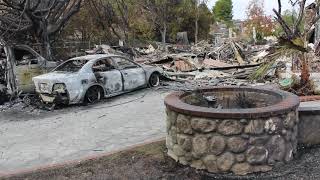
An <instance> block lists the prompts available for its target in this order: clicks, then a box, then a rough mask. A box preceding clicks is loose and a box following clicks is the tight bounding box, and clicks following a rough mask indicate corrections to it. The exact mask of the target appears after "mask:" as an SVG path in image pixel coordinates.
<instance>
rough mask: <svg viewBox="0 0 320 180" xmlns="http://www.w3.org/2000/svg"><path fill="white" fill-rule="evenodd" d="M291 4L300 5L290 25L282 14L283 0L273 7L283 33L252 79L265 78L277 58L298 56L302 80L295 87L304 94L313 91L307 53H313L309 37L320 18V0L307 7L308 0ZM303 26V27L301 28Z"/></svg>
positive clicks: (297, 0) (299, 0)
mask: <svg viewBox="0 0 320 180" xmlns="http://www.w3.org/2000/svg"><path fill="white" fill-rule="evenodd" d="M290 2H291V5H292V6H295V5H299V14H298V16H297V18H295V19H294V18H293V19H294V22H293V25H292V26H291V27H290V25H289V24H288V23H287V22H286V21H285V20H284V19H283V16H282V14H281V9H282V6H281V0H278V10H275V9H273V12H274V13H275V19H276V21H277V22H278V23H279V24H280V27H281V28H282V30H283V32H284V33H283V34H282V35H281V36H280V37H278V43H277V45H275V46H274V47H272V50H271V51H270V53H269V54H268V55H267V56H266V57H265V58H266V59H268V60H267V61H266V62H265V63H264V64H262V65H261V66H260V67H259V68H258V70H257V71H256V72H255V73H253V74H252V75H251V76H250V79H251V80H253V79H261V78H263V77H264V76H265V75H266V74H267V72H268V71H269V69H270V68H271V67H272V66H273V64H274V63H275V62H276V60H277V59H279V58H281V57H283V56H288V57H293V56H295V57H298V60H299V63H300V64H301V74H300V82H299V84H298V85H297V86H296V87H295V90H297V91H296V92H298V94H304V95H306V93H308V92H311V91H310V89H311V88H312V84H311V83H310V70H309V62H308V58H307V55H308V53H311V48H308V42H309V39H310V37H311V35H312V33H313V30H314V28H315V24H316V23H317V22H318V20H319V19H320V16H319V15H318V12H319V6H320V1H319V0H317V1H316V2H315V3H313V4H311V5H309V6H308V7H307V8H306V7H305V5H306V0H296V1H292V0H290ZM302 25H304V26H303V28H301V27H302Z"/></svg>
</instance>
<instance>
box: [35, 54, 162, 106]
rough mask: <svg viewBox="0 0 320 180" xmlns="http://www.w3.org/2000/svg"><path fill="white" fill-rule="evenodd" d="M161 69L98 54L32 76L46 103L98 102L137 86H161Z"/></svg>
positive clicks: (67, 62)
mask: <svg viewBox="0 0 320 180" xmlns="http://www.w3.org/2000/svg"><path fill="white" fill-rule="evenodd" d="M161 74H162V69H161V68H158V67H153V66H147V65H140V64H138V63H136V62H134V61H132V60H130V59H128V58H126V57H123V56H118V55H112V54H97V55H87V56H82V57H76V58H73V59H70V60H67V61H65V62H64V63H62V64H61V65H59V66H58V67H56V68H55V69H54V70H53V71H52V72H50V73H48V74H43V75H40V76H37V77H34V78H33V82H34V84H35V86H36V92H37V93H39V95H40V97H41V99H42V100H43V101H44V102H46V103H55V104H57V103H63V104H77V103H82V102H85V103H95V102H97V101H99V100H100V99H102V98H103V97H111V96H115V95H119V94H122V93H125V92H129V91H132V90H135V89H138V88H143V87H147V86H151V87H154V86H158V85H159V83H160V76H161Z"/></svg>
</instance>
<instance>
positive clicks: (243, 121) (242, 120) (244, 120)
mask: <svg viewBox="0 0 320 180" xmlns="http://www.w3.org/2000/svg"><path fill="white" fill-rule="evenodd" d="M240 122H241V123H242V124H243V125H247V124H248V122H249V120H247V119H240Z"/></svg>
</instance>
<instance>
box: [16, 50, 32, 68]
mask: <svg viewBox="0 0 320 180" xmlns="http://www.w3.org/2000/svg"><path fill="white" fill-rule="evenodd" d="M13 52H14V56H15V58H16V62H17V65H28V64H38V59H37V57H36V56H35V55H34V54H32V53H31V52H29V51H27V50H24V49H18V48H14V49H13Z"/></svg>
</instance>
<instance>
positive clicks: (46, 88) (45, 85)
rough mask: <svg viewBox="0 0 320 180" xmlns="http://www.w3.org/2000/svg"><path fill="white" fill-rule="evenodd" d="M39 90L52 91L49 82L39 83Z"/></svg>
mask: <svg viewBox="0 0 320 180" xmlns="http://www.w3.org/2000/svg"><path fill="white" fill-rule="evenodd" d="M39 90H40V91H41V92H49V91H50V89H49V86H48V84H47V83H40V84H39Z"/></svg>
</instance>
